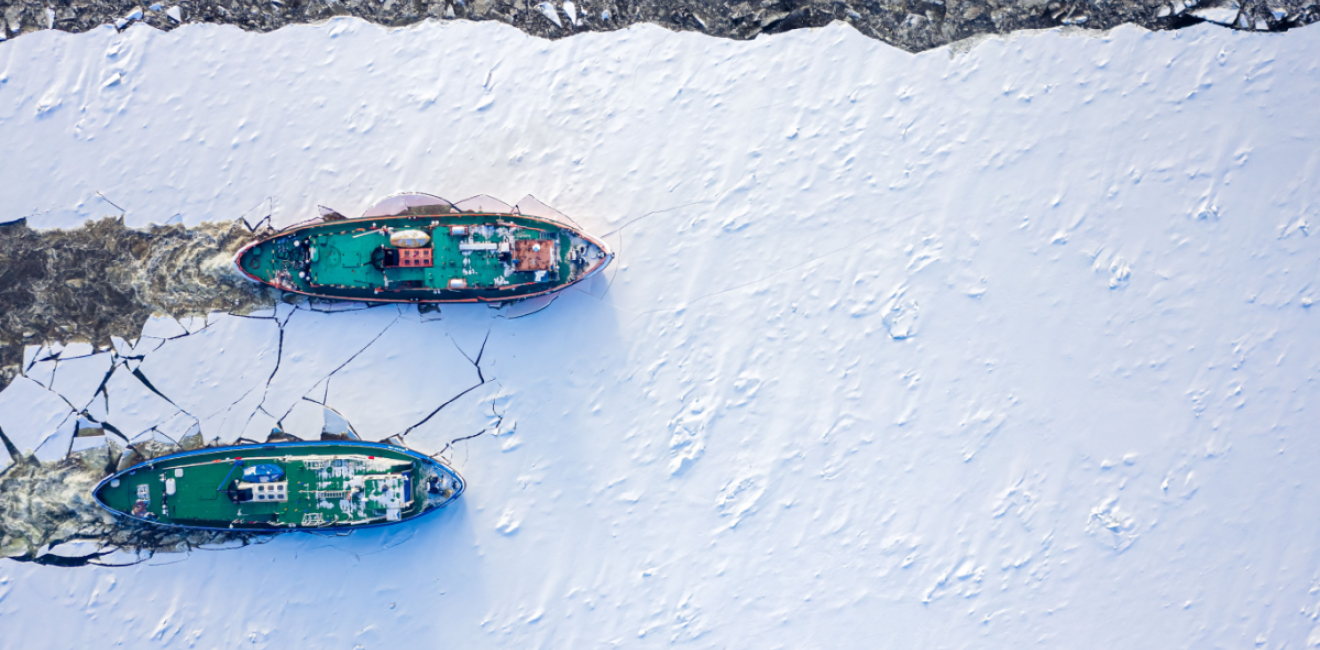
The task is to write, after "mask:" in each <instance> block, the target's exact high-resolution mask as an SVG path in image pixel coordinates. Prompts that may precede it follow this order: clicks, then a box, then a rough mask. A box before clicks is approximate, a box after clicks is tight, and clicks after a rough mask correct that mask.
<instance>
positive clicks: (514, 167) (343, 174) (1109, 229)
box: [0, 5, 1320, 649]
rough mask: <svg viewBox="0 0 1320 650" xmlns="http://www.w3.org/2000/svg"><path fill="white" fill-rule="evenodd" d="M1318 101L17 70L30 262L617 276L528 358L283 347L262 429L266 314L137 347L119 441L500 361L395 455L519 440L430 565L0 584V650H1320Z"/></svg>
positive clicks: (1, 52) (893, 53)
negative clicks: (502, 204) (300, 242)
mask: <svg viewBox="0 0 1320 650" xmlns="http://www.w3.org/2000/svg"><path fill="white" fill-rule="evenodd" d="M548 6H549V8H550V9H551V10H552V12H553V10H555V9H556V6H557V5H548ZM552 12H548V13H547V16H549V15H550V14H551V13H552ZM565 12H566V15H567V16H568V17H570V18H571V17H572V16H573V15H574V14H573V13H572V12H571V11H569V10H567V9H565ZM554 15H555V17H558V14H557V13H555V14H554ZM1318 88H1320V31H1318V30H1317V29H1316V28H1314V27H1312V28H1306V29H1300V30H1295V31H1293V32H1290V33H1288V34H1287V35H1286V36H1279V35H1266V34H1249V33H1241V32H1231V31H1228V30H1223V29H1221V28H1217V27H1206V26H1202V27H1195V28H1190V29H1186V30H1182V31H1177V32H1162V33H1148V32H1145V31H1143V30H1140V29H1137V28H1131V27H1124V28H1121V29H1116V30H1114V31H1111V32H1107V33H1094V34H1087V35H1081V34H1078V33H1065V32H1060V31H1046V32H1037V33H1029V34H1019V35H1017V36H1014V37H1011V38H991V39H986V40H983V41H980V42H978V43H975V44H971V45H966V46H960V47H958V48H954V49H948V48H945V49H940V50H934V51H929V52H925V53H922V54H919V55H915V56H914V55H909V54H906V53H903V52H900V51H898V50H895V49H893V48H891V47H888V46H886V45H884V44H882V43H879V42H876V41H874V40H871V39H867V38H864V37H862V36H861V35H859V34H857V33H856V32H854V31H853V30H852V29H851V28H849V27H846V26H842V25H839V24H835V25H831V26H829V27H826V28H822V29H814V30H803V31H795V32H791V33H788V34H784V35H778V36H774V37H763V38H759V39H757V40H755V41H751V42H733V41H723V40H715V39H710V38H706V37H704V36H700V35H697V34H692V33H671V32H667V31H664V30H661V29H659V28H655V27H635V28H630V29H627V30H623V31H619V32H613V33H592V34H584V35H580V36H574V37H572V38H568V39H563V40H559V41H554V42H547V41H542V40H537V39H534V38H531V37H528V36H526V35H524V34H522V33H521V32H518V31H516V30H514V29H511V28H507V27H503V26H499V25H495V24H491V23H481V24H473V23H466V22H447V23H425V24H422V25H419V26H417V27H415V28H409V29H397V30H390V29H385V28H381V27H377V26H374V25H369V24H366V23H362V22H359V21H356V20H350V19H342V20H333V21H330V22H328V23H324V24H320V25H315V26H298V27H289V28H285V29H282V30H280V31H278V32H275V33H271V34H249V33H244V32H241V31H239V30H237V29H234V28H229V27H217V26H211V25H187V26H183V27H181V28H179V29H177V30H174V31H172V32H169V33H160V32H157V31H154V30H152V29H150V28H148V27H145V26H142V25H137V26H134V27H132V28H130V29H128V30H127V31H125V32H124V33H116V32H115V31H114V30H113V29H110V28H104V29H100V30H95V31H93V32H91V33H86V34H82V35H77V36H72V35H67V34H62V33H59V32H52V31H47V32H41V33H35V34H28V35H24V36H23V37H22V38H19V39H12V40H10V41H8V42H5V43H3V44H0V135H3V141H4V143H5V151H4V155H3V158H0V178H3V179H4V180H3V182H0V205H3V206H5V211H6V214H8V215H12V216H23V215H28V216H29V217H30V221H29V222H30V223H31V224H32V225H33V226H34V227H64V226H72V225H76V224H79V223H81V222H82V221H83V220H84V219H86V218H89V217H99V216H102V215H105V214H112V213H117V211H116V210H114V209H113V208H112V207H111V206H109V205H107V204H106V203H105V202H103V201H102V200H101V199H100V198H99V197H98V195H97V193H98V192H100V193H103V194H104V195H105V197H106V198H108V199H109V200H111V201H113V202H114V203H115V204H117V205H119V206H123V207H124V208H125V209H126V210H127V215H126V220H127V222H128V223H129V224H130V225H136V226H143V225H146V224H148V223H150V222H157V223H163V222H165V221H167V220H168V219H169V218H170V217H171V216H173V215H176V214H182V215H184V219H185V220H186V221H187V222H189V223H196V222H199V221H202V220H208V219H232V218H236V217H239V216H245V217H247V218H248V219H249V220H250V221H253V222H255V221H256V220H258V219H260V218H261V217H264V216H266V215H267V214H269V215H271V217H272V220H273V221H274V222H275V223H276V224H288V223H294V222H297V221H301V220H303V219H306V218H308V217H311V216H314V215H315V214H316V206H317V204H324V205H328V206H331V207H334V208H336V209H337V210H339V211H340V212H342V213H344V214H347V215H354V214H360V213H361V211H362V210H363V209H364V208H365V207H366V206H368V205H370V204H371V203H372V202H374V201H375V200H377V199H379V198H381V197H383V196H385V195H388V194H390V193H393V192H396V191H401V190H421V191H429V192H434V193H438V194H441V195H443V196H446V197H449V198H452V199H456V200H457V199H462V198H465V197H467V196H472V195H476V194H491V195H493V196H496V197H501V198H503V199H504V200H506V201H511V200H516V199H517V198H518V197H521V196H523V195H524V194H527V193H532V194H535V195H536V196H537V197H539V198H540V199H542V200H544V201H545V202H546V203H547V204H549V205H553V206H555V207H556V208H558V209H559V210H561V211H563V212H564V213H566V214H568V215H571V216H572V217H573V218H574V219H575V220H576V221H577V222H579V223H581V224H583V226H584V227H585V228H586V229H587V230H588V231H590V232H593V233H596V234H599V235H604V236H606V238H607V240H608V241H609V242H610V244H611V246H613V248H614V249H615V251H617V252H618V253H619V257H618V259H617V260H616V261H615V263H614V265H613V266H612V267H611V268H610V269H609V270H608V271H607V273H605V274H604V275H603V276H602V277H601V278H600V281H599V282H597V283H596V284H594V285H592V286H590V287H587V288H585V289H583V290H571V291H569V292H567V293H566V294H564V295H563V296H562V297H560V298H559V299H558V300H557V301H555V303H554V304H552V305H550V306H549V307H548V308H546V309H544V310H542V311H540V312H538V313H535V314H533V315H530V316H526V317H523V318H518V319H508V318H506V317H505V315H504V314H502V313H500V312H497V311H492V310H487V309H485V308H481V307H460V308H445V309H443V310H442V311H441V314H440V318H439V319H436V318H435V316H436V315H435V314H420V315H419V314H418V313H417V312H416V311H413V310H408V309H404V310H402V311H401V310H399V309H397V308H395V307H388V308H381V309H372V310H365V311H342V312H338V313H332V314H314V313H310V312H308V313H303V312H298V313H290V312H287V311H281V312H280V313H279V314H277V315H276V316H277V317H279V318H287V319H288V323H287V325H285V328H286V331H285V336H284V349H283V351H282V362H281V365H280V369H279V371H278V372H277V373H275V374H274V379H273V380H271V382H270V386H269V388H265V385H266V382H267V379H268V378H269V377H270V376H271V373H272V372H274V363H275V361H274V360H275V358H276V356H277V355H279V354H280V353H279V351H278V350H277V349H276V348H277V347H278V326H277V325H276V324H275V322H274V321H272V320H251V319H239V318H235V317H231V316H226V315H220V314H217V315H213V316H212V317H211V318H210V319H209V320H208V321H207V322H206V327H205V328H204V329H198V328H196V327H195V326H196V323H193V324H191V325H189V324H185V325H180V326H179V327H178V328H177V330H175V329H174V328H172V327H170V326H169V324H168V323H155V324H153V325H152V326H151V328H152V330H153V331H156V332H158V333H157V334H156V335H155V336H157V337H160V338H154V339H153V338H150V337H151V335H150V334H148V335H146V336H144V338H142V339H141V340H139V341H138V342H137V349H139V350H140V349H143V348H144V347H145V348H147V349H148V352H147V355H146V358H145V359H144V360H143V361H142V362H141V369H142V373H143V374H144V375H145V376H148V377H151V378H152V382H153V384H155V385H157V387H159V388H161V390H162V392H164V393H165V394H167V395H170V396H171V400H172V401H174V402H175V404H176V405H177V406H171V405H170V404H168V403H165V402H164V401H163V400H161V399H160V398H159V397H157V396H156V395H154V394H152V393H150V392H148V391H144V390H143V386H142V384H141V382H137V383H134V382H131V381H125V382H124V383H123V385H112V386H109V387H108V390H109V395H108V399H107V400H105V401H106V402H107V404H106V405H104V406H103V407H102V408H104V409H105V410H106V411H107V412H105V413H104V415H105V417H107V418H108V419H109V420H110V421H111V422H114V421H115V419H116V418H121V419H122V420H123V421H124V422H125V423H126V424H120V425H117V426H119V427H120V428H121V429H123V430H125V431H126V432H128V428H130V427H138V428H139V430H140V429H141V428H149V427H151V426H157V425H160V426H170V427H176V428H187V427H188V426H191V424H192V421H191V420H187V418H183V417H181V416H179V415H178V411H179V409H182V410H184V411H187V412H188V413H189V414H191V415H192V416H195V417H196V418H198V419H200V420H201V421H202V427H203V431H204V433H205V434H206V435H207V437H208V438H210V437H214V436H224V437H226V439H232V438H235V437H237V436H239V435H248V436H256V435H264V433H265V431H266V430H268V427H269V426H270V425H271V424H272V423H273V421H274V420H275V419H277V418H279V417H280V416H281V415H282V411H283V410H285V409H288V410H289V412H290V415H289V416H288V417H289V418H291V421H294V420H296V421H302V420H305V419H307V418H306V417H304V414H303V413H302V411H301V410H298V409H296V408H295V407H298V406H299V404H301V403H302V401H301V400H302V397H303V396H307V395H313V396H316V395H318V394H319V395H320V396H321V398H324V399H328V400H329V403H330V405H331V406H333V407H335V408H337V409H339V410H340V411H341V412H342V413H344V414H345V415H346V416H347V417H348V418H349V419H350V420H351V421H352V422H353V423H354V425H355V426H356V427H357V428H358V429H359V430H360V431H362V432H363V435H364V437H367V438H374V439H379V438H380V437H384V436H386V435H390V434H393V433H397V432H398V431H399V430H400V429H402V428H404V427H405V426H407V425H409V424H411V423H414V422H416V421H417V420H418V419H420V418H421V417H422V416H424V415H425V414H426V413H427V412H429V411H430V410H431V409H434V408H435V407H436V406H438V405H439V404H440V403H441V402H443V401H444V400H446V399H448V398H449V397H451V396H453V395H454V394H456V393H457V392H459V391H461V390H465V389H467V388H469V387H471V386H473V385H475V384H477V383H478V381H479V380H478V378H477V373H476V370H475V368H474V367H473V365H472V364H471V363H470V362H469V360H468V359H469V358H474V357H475V355H476V354H477V352H478V351H479V350H480V349H481V345H482V341H483V340H484V339H485V338H486V336H487V334H488V333H489V339H488V340H486V343H485V349H484V353H483V358H482V371H483V373H484V376H485V378H486V379H488V380H491V381H490V382H489V383H488V384H486V385H484V386H481V387H480V390H474V391H473V392H472V393H470V394H469V395H468V396H466V397H464V398H463V400H460V401H458V402H455V403H454V404H453V405H451V407H446V409H445V410H444V411H442V412H441V416H437V418H436V419H434V420H432V421H431V422H428V423H427V424H426V425H424V426H423V427H421V428H419V429H418V430H416V431H414V432H413V433H412V434H410V436H409V441H410V442H411V443H412V444H414V445H417V446H420V447H422V448H423V449H424V450H425V451H428V452H429V451H438V450H439V449H441V448H443V447H444V445H445V444H446V443H448V442H449V441H451V440H453V439H456V438H459V437H463V436H467V435H471V434H472V433H475V432H476V431H479V430H481V429H482V428H483V427H486V426H489V423H490V420H491V418H492V417H493V416H492V415H491V414H492V413H495V412H502V413H503V414H504V422H503V425H502V426H501V428H500V430H499V431H498V432H489V433H487V434H486V435H482V436H479V437H476V438H473V439H471V440H468V441H465V442H459V443H457V444H456V445H455V446H454V447H452V448H451V449H449V450H448V451H447V452H446V456H448V457H450V458H451V459H452V460H453V462H454V463H455V465H456V467H457V468H458V469H459V470H460V471H461V472H462V473H463V474H464V476H465V477H466V478H467V480H468V481H469V490H468V492H467V493H466V494H465V496H464V497H463V498H462V499H460V500H459V502H458V503H457V504H456V505H454V506H452V507H450V508H448V509H446V510H445V511H442V512H441V513H439V514H438V515H435V516H432V517H428V518H424V519H422V520H420V521H417V522H413V523H409V524H404V525H400V526H396V527H388V528H383V529H378V530H372V531H365V532H361V533H358V534H354V535H352V536H350V537H342V538H341V537H321V536H313V535H290V536H284V537H280V538H277V539H275V540H274V541H273V542H271V543H269V544H265V545H262V546H258V547H254V548H247V549H240V550H230V551H225V552H213V553H204V552H198V553H193V554H192V555H191V556H188V557H186V558H185V557H181V556H158V557H157V558H155V559H154V560H152V561H151V562H150V563H149V564H148V565H139V566H135V567H132V568H128V569H110V568H89V569H78V570H66V569H57V568H45V567H37V566H30V565H23V564H18V563H13V562H10V563H3V564H0V621H3V628H4V631H3V633H0V637H2V638H3V641H0V644H3V645H4V646H5V647H13V648H71V647H110V646H124V647H143V648H145V647H153V648H154V647H162V648H173V647H197V648H233V647H238V646H240V645H242V646H243V647H253V648H289V647H308V648H353V647H361V648H394V647H402V646H403V645H404V644H408V645H409V646H420V647H457V648H493V647H500V648H530V647H556V648H601V647H616V646H621V647H630V648H652V647H671V646H673V647H684V648H745V647H778V648H905V649H906V648H962V647H975V648H983V647H992V648H1008V647H1013V648H1018V647H1041V648H1072V649H1079V648H1106V649H1108V648H1160V649H1170V648H1211V647H1232V648H1241V647H1257V648H1302V647H1311V646H1312V645H1316V644H1320V518H1318V517H1316V516H1315V506H1316V504H1317V503H1320V435H1317V422H1320V412H1317V408H1318V407H1317V404H1320V381H1318V380H1320V337H1317V332H1320V321H1318V320H1317V318H1320V313H1318V312H1320V308H1317V307H1314V306H1313V304H1314V302H1315V300H1316V299H1317V297H1320V284H1318V283H1317V277H1320V237H1316V236H1314V235H1315V232H1314V230H1315V227H1316V223H1317V221H1320V207H1318V204H1317V202H1316V195H1317V190H1316V187H1317V181H1320V129H1317V127H1316V125H1317V124H1320V95H1317V92H1318V91H1317V89H1318ZM282 309H283V308H282ZM387 328H388V331H386V333H385V334H384V335H380V333H381V332H382V331H385V330H386V329H387ZM178 331H192V332H196V333H194V334H190V335H187V336H182V337H178V338H169V337H170V336H174V335H176V334H177V333H178ZM378 335H380V338H379V340H377V341H376V342H375V343H373V344H371V345H370V346H368V345H367V344H368V343H370V342H371V341H372V340H373V337H376V336H378ZM166 339H168V340H166ZM117 345H118V343H117ZM125 345H127V344H125ZM364 346H366V352H364V353H363V354H362V355H361V356H359V357H357V358H356V359H354V360H352V361H351V362H348V359H349V356H350V355H352V354H353V353H354V352H355V351H357V350H359V349H361V348H363V347H364ZM31 354H32V355H34V356H33V358H36V356H35V355H39V354H41V352H40V351H38V350H35V349H34V350H32V351H31ZM47 363H48V365H51V367H49V368H48V367H46V366H41V367H37V366H40V364H35V365H34V367H33V370H32V372H33V373H35V374H34V376H33V377H32V378H31V379H29V378H23V379H20V380H18V381H16V382H15V383H14V384H13V385H12V386H11V387H10V388H9V389H8V390H6V391H5V393H4V394H0V408H3V409H4V412H3V414H0V423H3V424H2V426H4V428H5V430H6V431H10V432H12V433H15V434H16V435H18V436H19V437H21V438H22V440H23V441H24V443H23V444H25V445H27V446H29V447H32V448H36V447H37V446H39V445H42V444H43V442H45V441H48V440H52V439H53V440H57V441H58V440H60V438H59V436H61V435H63V433H62V432H61V431H60V430H58V429H59V427H60V426H65V423H67V422H72V420H73V418H70V417H69V416H70V413H71V404H69V403H66V402H73V405H76V406H77V407H78V408H82V407H83V404H82V403H79V402H76V401H75V400H86V399H87V398H88V395H87V389H86V385H87V382H86V381H83V380H82V379H81V378H80V376H78V375H77V373H75V375H73V376H68V377H66V376H64V375H63V373H64V372H65V367H64V363H65V362H59V367H54V362H47ZM345 363H347V365H344V364H345ZM340 366H343V368H342V369H341V370H339V371H338V372H337V373H336V374H335V375H334V377H333V379H332V380H330V381H329V382H328V385H327V384H326V383H323V380H324V378H325V377H326V375H327V374H328V373H330V372H332V371H334V370H335V369H336V368H338V367H340ZM69 367H70V368H75V366H73V365H72V364H70V366H69ZM97 367H100V366H94V365H93V364H87V368H89V369H90V368H97ZM78 368H81V367H80V366H78ZM83 371H84V370H79V371H78V372H83ZM92 371H93V370H85V372H92ZM40 373H44V374H40ZM38 374H39V376H37V375H38ZM116 376H118V373H117V375H116ZM131 378H132V376H131V375H128V376H127V377H126V379H131ZM51 381H53V384H50V382H51ZM66 381H67V383H66ZM51 385H53V388H52V389H50V390H47V388H46V387H47V386H51ZM66 386H67V387H68V388H69V390H74V391H76V392H77V395H76V396H72V395H70V396H66V399H61V398H59V397H55V396H54V395H53V393H52V392H51V390H53V391H57V392H58V391H61V390H64V388H65V387H66ZM11 393H13V395H12V399H10V398H11V395H10V394H11ZM13 404H23V405H28V406H30V407H31V408H27V409H26V410H23V411H21V412H15V410H14V409H15V408H16V407H14V406H12V405H13ZM258 406H261V409H262V410H263V411H265V412H268V413H269V414H268V415H262V414H261V412H259V410H258V408H257V407H258ZM303 410H306V409H305V408H304V409H303ZM253 414H256V415H255V416H254V415H253ZM167 421H168V422H169V424H168V425H167ZM128 423H131V424H128ZM287 424H288V423H287V422H286V425H287ZM137 432H138V430H135V431H133V432H131V433H134V434H136V433H137ZM293 433H298V432H297V431H293ZM495 433H498V434H499V435H495ZM51 444H54V445H56V446H58V442H56V443H51ZM2 461H3V459H0V462H2ZM157 565H160V566H157Z"/></svg>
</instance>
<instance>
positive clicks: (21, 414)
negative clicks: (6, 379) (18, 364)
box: [0, 377, 75, 453]
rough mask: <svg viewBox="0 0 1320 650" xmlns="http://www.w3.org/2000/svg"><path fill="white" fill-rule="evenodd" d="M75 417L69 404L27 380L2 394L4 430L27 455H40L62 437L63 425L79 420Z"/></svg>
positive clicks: (0, 421)
mask: <svg viewBox="0 0 1320 650" xmlns="http://www.w3.org/2000/svg"><path fill="white" fill-rule="evenodd" d="M73 416H74V413H73V409H72V408H71V407H70V406H69V404H68V403H67V402H65V401H64V400H62V399H60V397H59V396H58V395H56V394H55V393H53V392H51V391H49V390H47V389H46V388H45V387H43V386H42V385H41V384H38V383H37V382H35V381H32V380H31V379H28V378H26V377H19V378H17V379H15V380H14V381H13V382H12V383H10V384H9V386H7V387H6V388H5V390H4V391H3V392H0V430H4V432H5V435H6V436H8V437H9V439H10V440H11V441H12V442H13V443H14V445H15V446H16V447H18V450H19V451H20V452H23V453H29V452H33V451H36V450H37V449H38V448H41V447H42V446H43V445H44V444H45V443H46V442H47V441H48V440H50V439H51V438H53V437H55V436H57V435H59V434H60V433H61V432H62V431H63V429H62V428H61V426H62V425H64V424H67V423H71V422H73V421H74V420H75V418H74V417H73ZM69 431H70V435H72V433H71V432H72V430H71V429H70V430H69Z"/></svg>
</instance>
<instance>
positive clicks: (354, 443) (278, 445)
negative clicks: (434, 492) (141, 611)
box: [92, 440, 467, 535]
mask: <svg viewBox="0 0 1320 650" xmlns="http://www.w3.org/2000/svg"><path fill="white" fill-rule="evenodd" d="M327 444H329V445H334V446H337V447H339V446H347V447H362V448H365V449H388V450H390V451H396V452H399V453H401V454H404V455H407V456H411V457H413V458H415V459H417V460H420V461H422V462H426V463H430V464H432V465H435V466H437V467H439V468H441V469H442V470H444V472H445V473H447V474H449V475H450V476H451V477H453V479H454V480H455V481H457V482H458V489H456V490H454V496H452V497H449V500H448V501H446V502H444V504H442V505H440V506H437V507H435V508H431V509H430V510H426V511H423V512H421V513H418V514H416V515H414V516H412V517H409V518H407V519H404V520H402V521H383V522H380V523H375V524H358V525H356V526H322V527H316V528H310V527H309V528H301V527H300V528H229V527H226V528H214V527H211V526H188V525H185V524H167V523H164V522H161V521H152V520H150V519H143V518H141V517H134V516H133V515H131V514H129V513H126V512H121V511H119V510H115V509H114V508H111V507H110V506H107V505H106V504H104V503H102V502H101V497H100V492H101V488H102V487H104V486H105V484H107V483H109V482H110V481H113V480H115V479H117V478H119V477H121V476H124V475H125V474H128V473H130V472H134V471H137V470H138V469H141V468H143V467H148V468H149V467H152V466H154V465H155V464H156V463H157V462H160V461H163V460H174V459H176V458H187V457H189V456H198V455H201V454H211V453H215V452H216V451H220V450H223V449H254V450H255V449H288V448H289V447H320V446H324V445H327ZM465 489H467V482H466V481H464V480H463V477H462V476H459V475H458V472H456V471H454V469H453V468H451V467H449V466H448V465H446V464H444V463H442V462H440V461H438V460H436V459H434V458H431V457H430V456H427V455H426V454H423V453H421V452H419V451H414V450H412V449H408V448H406V447H397V446H395V445H389V444H385V443H383V442H365V441H362V440H343V441H339V440H336V441H328V440H327V441H304V442H263V443H258V444H254V445H225V446H223V447H204V448H202V449H194V450H192V451H184V452H179V453H177V454H170V455H168V456H159V457H156V458H152V459H150V460H146V461H143V462H141V463H138V464H136V465H134V466H132V467H129V468H127V469H124V470H123V471H120V472H115V473H114V474H111V475H110V476H107V477H105V478H103V479H101V481H100V482H99V483H97V484H96V487H94V488H92V500H93V501H95V502H96V505H98V506H100V507H101V509H102V510H105V511H106V512H109V513H111V514H113V515H115V516H117V517H124V518H126V519H131V520H133V521H137V522H141V523H144V524H150V525H152V526H162V527H166V528H178V529H183V530H203V531H208V532H227V531H228V532H236V533H264V534H267V535H278V534H281V533H319V532H322V531H330V532H342V531H354V530H362V529H363V528H377V527H379V526H394V525H397V524H402V523H405V522H409V521H416V520H418V519H421V518H422V517H425V516H426V515H429V514H431V513H433V512H437V511H439V510H444V509H445V508H446V507H447V506H449V504H451V503H453V502H455V501H457V500H458V497H460V496H462V495H463V491H464V490H465Z"/></svg>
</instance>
